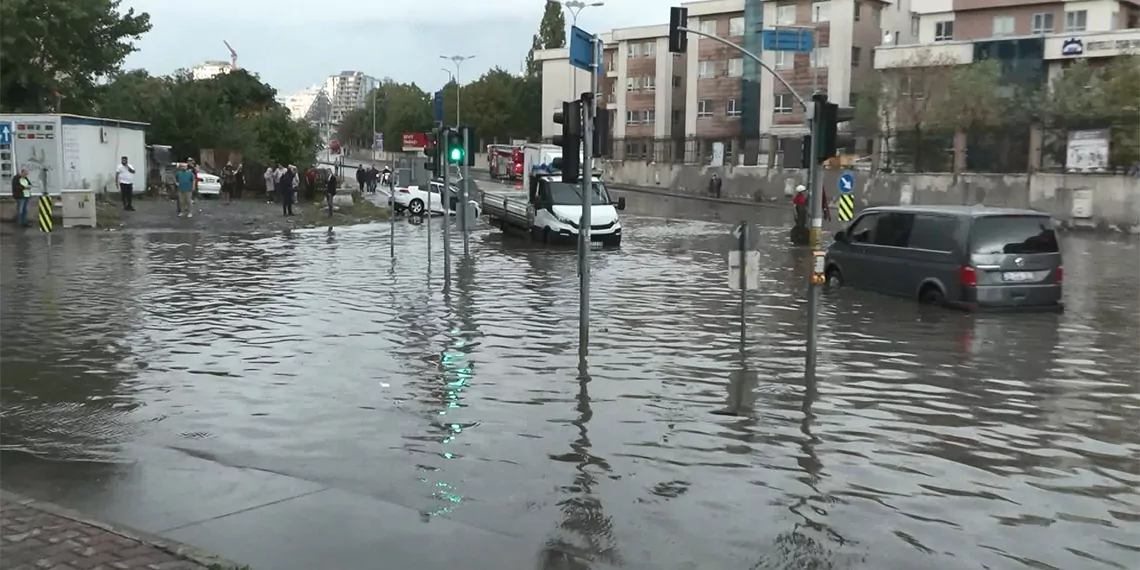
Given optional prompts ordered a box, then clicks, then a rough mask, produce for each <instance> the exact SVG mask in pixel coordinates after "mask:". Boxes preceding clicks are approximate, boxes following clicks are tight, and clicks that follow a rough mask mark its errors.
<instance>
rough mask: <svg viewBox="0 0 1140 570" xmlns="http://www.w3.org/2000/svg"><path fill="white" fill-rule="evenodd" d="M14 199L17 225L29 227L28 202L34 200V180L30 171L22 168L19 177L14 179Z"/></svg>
mask: <svg viewBox="0 0 1140 570" xmlns="http://www.w3.org/2000/svg"><path fill="white" fill-rule="evenodd" d="M12 197H13V198H15V199H16V225H18V226H20V227H21V228H22V227H25V226H27V225H28V202H30V201H31V200H32V179H31V178H28V169H27V168H21V169H20V174H19V175H18V176H13V177H12Z"/></svg>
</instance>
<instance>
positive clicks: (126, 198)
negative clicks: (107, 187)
mask: <svg viewBox="0 0 1140 570" xmlns="http://www.w3.org/2000/svg"><path fill="white" fill-rule="evenodd" d="M115 184H116V185H118V187H119V195H120V197H121V199H122V201H123V209H124V210H127V211H130V212H133V211H134V210H135V204H134V194H135V167H134V166H132V165H131V163H130V162H128V161H127V157H125V156H124V157H123V158H122V160H120V161H119V165H118V166H116V167H115Z"/></svg>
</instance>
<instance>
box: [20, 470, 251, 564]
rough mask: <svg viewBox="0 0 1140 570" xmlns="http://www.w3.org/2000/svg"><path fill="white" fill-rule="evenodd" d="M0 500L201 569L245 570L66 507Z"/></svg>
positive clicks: (21, 498) (26, 498)
mask: <svg viewBox="0 0 1140 570" xmlns="http://www.w3.org/2000/svg"><path fill="white" fill-rule="evenodd" d="M0 498H3V499H4V500H5V501H11V502H13V503H16V504H18V505H20V506H23V507H29V508H33V509H37V510H40V511H43V512H45V513H48V514H50V515H55V516H57V517H62V518H65V519H69V520H72V521H75V522H77V523H81V524H85V525H89V526H93V527H95V528H98V529H101V530H105V531H107V532H110V533H112V534H117V535H119V536H121V537H123V538H127V539H130V540H134V541H136V542H139V543H142V544H144V545H146V546H149V547H152V548H155V549H157V550H161V551H162V552H165V553H167V554H170V555H171V556H175V557H178V558H181V559H183V560H187V561H190V562H193V563H195V564H198V565H200V566H202V567H204V568H222V569H229V568H233V569H234V570H238V569H243V568H249V566H247V565H244V564H238V563H236V562H232V561H230V560H226V559H224V558H222V557H220V556H217V555H215V554H212V553H209V552H206V551H205V550H202V549H199V548H195V547H193V546H190V545H188V544H182V543H181V542H176V541H173V540H170V539H167V538H163V537H160V536H157V535H154V534H151V533H148V532H143V531H140V530H136V529H133V528H130V527H127V526H123V525H119V524H111V523H106V522H102V521H97V520H94V519H91V518H88V517H87V516H85V515H84V514H82V513H80V512H77V511H73V510H71V509H68V508H66V507H61V506H59V505H57V504H55V503H49V502H45V501H37V500H35V499H32V498H30V497H26V496H24V495H21V494H19V493H14V492H12V491H9V490H7V489H0Z"/></svg>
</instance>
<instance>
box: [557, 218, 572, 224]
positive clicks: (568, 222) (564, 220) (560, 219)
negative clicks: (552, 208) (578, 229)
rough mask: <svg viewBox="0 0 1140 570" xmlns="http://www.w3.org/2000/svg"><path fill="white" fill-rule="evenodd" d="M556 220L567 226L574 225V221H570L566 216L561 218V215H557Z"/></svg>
mask: <svg viewBox="0 0 1140 570" xmlns="http://www.w3.org/2000/svg"><path fill="white" fill-rule="evenodd" d="M558 221H559V222H562V223H563V224H566V225H568V226H572V225H574V222H572V221H570V220H569V219H568V218H563V217H562V216H558Z"/></svg>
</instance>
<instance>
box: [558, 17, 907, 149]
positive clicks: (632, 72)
mask: <svg viewBox="0 0 1140 570" xmlns="http://www.w3.org/2000/svg"><path fill="white" fill-rule="evenodd" d="M910 2H911V0H894V1H890V0H886V1H880V0H784V1H771V0H767V1H765V0H701V1H697V2H688V3H683V4H682V5H683V6H685V7H687V8H688V9H689V21H688V24H687V27H689V28H690V29H693V30H700V31H701V32H703V33H706V34H710V35H715V36H716V37H718V38H723V39H725V40H727V41H729V42H731V43H733V44H736V45H739V46H742V47H744V49H746V50H748V51H750V52H752V53H755V54H757V55H758V56H759V57H760V58H761V60H762V61H763V62H764V63H765V64H766V65H767V67H768V68H770V69H771V70H773V71H774V72H775V73H778V74H779V79H777V78H776V77H774V76H773V75H772V73H771V72H769V71H767V70H765V69H763V68H762V67H761V66H760V65H759V64H757V63H756V62H754V61H753V60H752V59H751V58H748V57H744V56H743V55H742V54H741V53H740V52H739V51H737V50H735V49H733V48H731V47H728V46H725V45H723V44H721V43H719V42H717V41H715V40H710V39H706V38H702V37H701V36H698V35H696V34H690V35H689V38H688V40H689V43H688V49H687V50H686V53H684V54H672V53H669V51H668V38H667V36H668V25H666V24H661V25H655V26H641V27H635V28H621V29H615V30H613V31H612V32H609V33H608V34H605V35H603V38H604V39H605V50H604V52H603V59H604V63H605V68H606V69H605V75H604V78H603V79H602V81H601V85H600V94H599V103H600V105H602V106H604V108H605V109H606V110H607V111H608V112H610V113H611V117H612V121H611V125H612V129H613V136H614V138H615V141H616V143H615V154H617V155H618V157H619V158H627V159H631V160H632V159H641V160H654V161H671V162H701V161H704V160H706V158H707V157H709V156H711V153H712V147H713V145H714V144H716V143H720V144H721V145H723V148H724V151H725V155H726V158H727V159H728V160H732V161H734V162H738V163H739V162H744V163H747V164H756V161H757V156H758V155H759V154H760V153H763V152H769V151H771V150H772V147H773V145H779V144H780V143H779V140H780V139H781V138H796V140H797V141H798V137H799V136H801V135H802V134H804V133H805V132H806V129H807V127H806V124H805V121H804V113H803V109H802V107H801V106H800V104H799V102H798V98H797V97H796V96H795V95H794V94H793V93H792V92H791V91H789V89H788V87H787V86H785V85H784V82H786V83H787V84H788V85H790V86H791V89H792V90H794V91H795V93H797V94H799V95H800V97H802V98H804V99H809V98H810V95H811V93H812V92H813V91H815V90H817V89H818V90H822V91H825V92H827V94H828V97H829V98H830V99H831V100H832V101H837V102H839V103H840V104H842V105H848V104H850V98H851V92H852V86H853V85H857V84H858V83H859V81H861V80H862V79H863V77H864V76H866V75H868V74H870V73H871V72H872V70H873V69H874V67H873V55H874V50H875V48H876V47H879V46H880V45H883V44H897V43H914V40H915V38H914V34H915V30H914V28H913V26H912V25H911V22H912V14H911V8H910ZM793 28H799V29H805V30H810V31H811V32H812V40H813V42H812V43H813V45H812V50H811V52H810V53H792V52H773V51H764V50H763V41H762V38H763V32H764V31H765V30H769V31H771V30H774V29H793ZM536 57H540V58H541V59H543V63H544V67H543V69H544V71H543V94H544V95H543V98H544V106H546V107H547V108H552V106H553V105H554V104H556V103H558V102H561V101H562V100H565V99H566V98H567V97H566V96H563V95H561V93H567V94H568V93H569V91H568V90H566V88H565V86H564V85H565V83H566V81H567V80H566V79H564V78H563V76H565V77H569V71H568V65H567V64H566V63H565V62H566V59H565V58H566V50H547V51H546V52H540V54H536ZM547 65H549V66H550V69H552V70H553V69H556V68H558V67H559V66H561V68H562V69H564V71H562V72H561V73H558V72H556V73H555V74H554V76H551V74H549V73H547V71H546V70H547ZM583 73H584V72H583ZM587 77H588V75H587ZM781 79H782V80H783V81H780V80H781ZM579 90H581V89H579ZM547 93H550V95H549V96H548V95H547ZM547 99H549V101H547ZM554 127H555V125H554V124H553V121H551V120H549V118H547V117H544V122H543V131H542V132H543V136H544V137H546V138H549V137H550V136H553V134H554Z"/></svg>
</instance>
